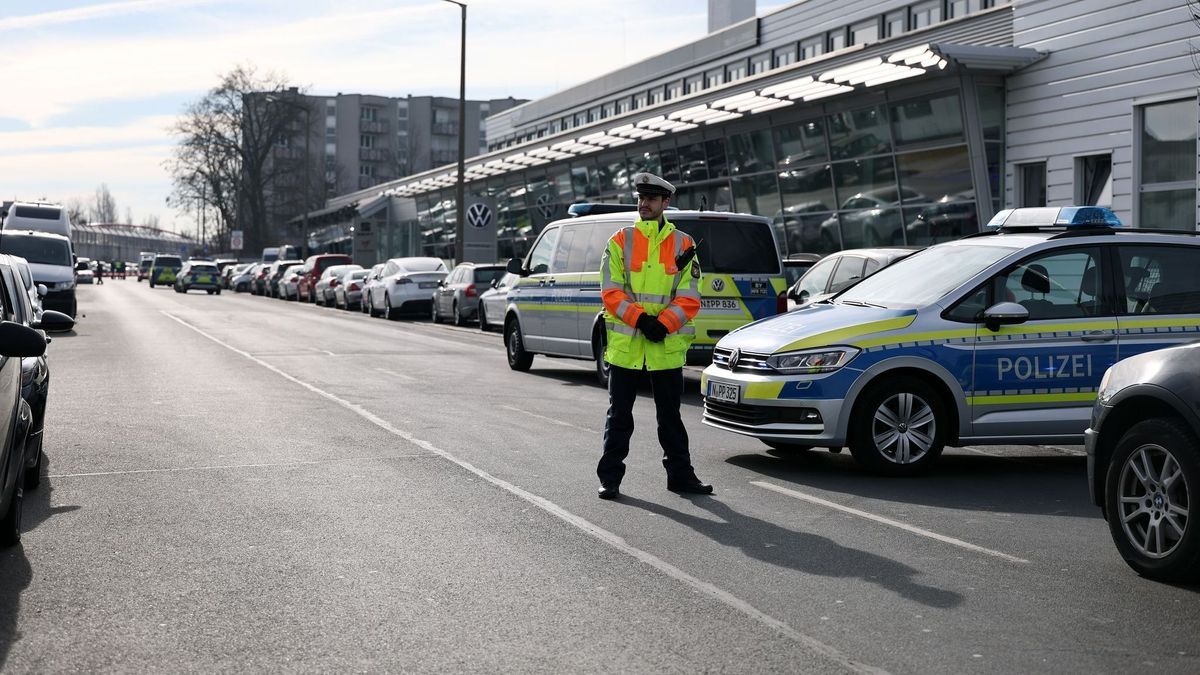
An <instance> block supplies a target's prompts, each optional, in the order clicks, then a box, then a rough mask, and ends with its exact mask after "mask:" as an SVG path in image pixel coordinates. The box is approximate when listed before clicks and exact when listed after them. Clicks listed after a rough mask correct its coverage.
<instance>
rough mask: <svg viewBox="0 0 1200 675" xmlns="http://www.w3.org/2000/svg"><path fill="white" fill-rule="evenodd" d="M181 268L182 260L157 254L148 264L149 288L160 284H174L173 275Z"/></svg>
mask: <svg viewBox="0 0 1200 675" xmlns="http://www.w3.org/2000/svg"><path fill="white" fill-rule="evenodd" d="M182 267H183V260H182V259H181V258H180V257H179V256H177V255H165V254H162V253H160V254H158V255H156V256H154V260H153V261H152V262H151V263H150V288H154V287H155V286H158V285H160V284H173V283H175V275H176V274H179V270H180V268H182Z"/></svg>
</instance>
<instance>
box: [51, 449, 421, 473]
mask: <svg viewBox="0 0 1200 675" xmlns="http://www.w3.org/2000/svg"><path fill="white" fill-rule="evenodd" d="M416 457H437V455H435V454H432V453H428V452H422V453H417V454H408V455H382V456H376V457H333V458H330V459H297V460H294V461H291V462H266V463H262V464H212V465H206V466H177V467H171V468H164V469H128V470H125V471H90V472H86V473H52V474H48V475H47V476H46V478H82V477H86V476H126V475H131V474H136V473H173V472H176V471H218V470H222V469H258V468H266V467H278V466H309V465H312V464H328V463H330V462H358V461H362V460H368V459H412V458H416Z"/></svg>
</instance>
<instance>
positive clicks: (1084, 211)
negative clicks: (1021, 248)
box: [987, 206, 1124, 230]
mask: <svg viewBox="0 0 1200 675" xmlns="http://www.w3.org/2000/svg"><path fill="white" fill-rule="evenodd" d="M987 226H988V227H989V228H991V229H993V230H996V229H1001V228H1006V227H1029V228H1036V227H1066V228H1071V227H1124V225H1123V224H1122V223H1121V219H1120V218H1117V214H1115V213H1113V212H1112V209H1110V208H1107V207H1104V206H1062V207H1058V206H1048V207H1047V206H1040V207H1033V208H1021V209H1004V210H1003V211H1001V212H999V213H997V214H996V215H994V216H992V219H991V220H989V221H988V224H987Z"/></svg>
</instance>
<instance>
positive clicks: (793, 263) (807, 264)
mask: <svg viewBox="0 0 1200 675" xmlns="http://www.w3.org/2000/svg"><path fill="white" fill-rule="evenodd" d="M820 259H821V254H820V253H792V254H791V255H788V256H786V257H784V259H783V275H784V276H785V277H787V285H788V288H791V287H792V286H794V285H796V282H797V281H800V277H802V276H804V273H805V272H807V271H809V270H810V269H812V266H813V265H815V264H817V261H818V260H820Z"/></svg>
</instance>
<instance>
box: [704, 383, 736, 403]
mask: <svg viewBox="0 0 1200 675" xmlns="http://www.w3.org/2000/svg"><path fill="white" fill-rule="evenodd" d="M741 393H742V388H741V387H739V386H738V385H736V384H725V383H724V382H714V381H711V380H710V381H709V383H708V397H709V398H711V399H713V400H715V401H724V402H726V403H737V402H738V400H739V399H740V398H741Z"/></svg>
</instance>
